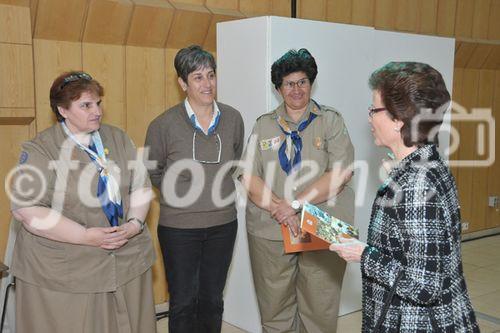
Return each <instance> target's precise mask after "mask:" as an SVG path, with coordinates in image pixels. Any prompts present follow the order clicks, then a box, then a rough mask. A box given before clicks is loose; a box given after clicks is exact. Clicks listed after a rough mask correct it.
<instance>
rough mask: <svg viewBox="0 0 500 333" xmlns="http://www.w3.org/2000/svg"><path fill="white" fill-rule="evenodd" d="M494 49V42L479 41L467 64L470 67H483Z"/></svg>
mask: <svg viewBox="0 0 500 333" xmlns="http://www.w3.org/2000/svg"><path fill="white" fill-rule="evenodd" d="M492 49H493V45H492V44H479V43H478V44H477V45H476V48H475V49H474V52H472V54H471V56H470V58H469V60H468V61H467V65H466V66H467V67H468V68H477V69H479V68H482V67H483V65H484V63H485V62H486V59H487V58H488V56H489V54H490V52H491V50H492Z"/></svg>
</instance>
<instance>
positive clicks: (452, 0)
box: [436, 0, 457, 36]
mask: <svg viewBox="0 0 500 333" xmlns="http://www.w3.org/2000/svg"><path fill="white" fill-rule="evenodd" d="M456 12H457V0H438V11H437V22H436V33H437V35H438V36H453V35H454V33H455V16H456Z"/></svg>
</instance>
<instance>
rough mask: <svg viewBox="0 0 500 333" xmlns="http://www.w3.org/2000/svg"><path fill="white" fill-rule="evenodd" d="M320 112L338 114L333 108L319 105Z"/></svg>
mask: <svg viewBox="0 0 500 333" xmlns="http://www.w3.org/2000/svg"><path fill="white" fill-rule="evenodd" d="M321 110H322V111H325V112H326V111H329V112H335V113H337V114H340V112H339V111H337V110H336V109H335V108H333V107H331V106H328V105H321Z"/></svg>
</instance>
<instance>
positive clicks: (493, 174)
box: [486, 70, 500, 228]
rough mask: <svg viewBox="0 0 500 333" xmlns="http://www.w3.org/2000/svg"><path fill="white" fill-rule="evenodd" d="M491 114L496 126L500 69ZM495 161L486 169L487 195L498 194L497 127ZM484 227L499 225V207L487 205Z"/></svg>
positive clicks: (499, 144)
mask: <svg viewBox="0 0 500 333" xmlns="http://www.w3.org/2000/svg"><path fill="white" fill-rule="evenodd" d="M492 111H493V116H494V117H495V121H496V126H497V128H498V126H499V125H498V124H499V119H500V71H498V70H497V71H495V82H494V87H493V110H492ZM495 134H496V135H495V163H494V164H493V166H491V167H490V168H489V169H488V195H492V196H500V177H499V176H498V175H500V134H499V133H498V129H497V131H496V133H495ZM486 227H487V228H496V227H500V207H499V208H491V207H488V209H487V213H486Z"/></svg>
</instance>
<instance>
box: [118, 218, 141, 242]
mask: <svg viewBox="0 0 500 333" xmlns="http://www.w3.org/2000/svg"><path fill="white" fill-rule="evenodd" d="M118 230H120V231H124V232H125V237H126V238H127V239H130V238H132V237H134V236H135V235H137V234H139V233H140V232H141V227H140V226H139V225H138V223H135V222H133V221H131V222H127V223H124V224H122V225H121V226H120V227H119V228H118Z"/></svg>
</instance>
